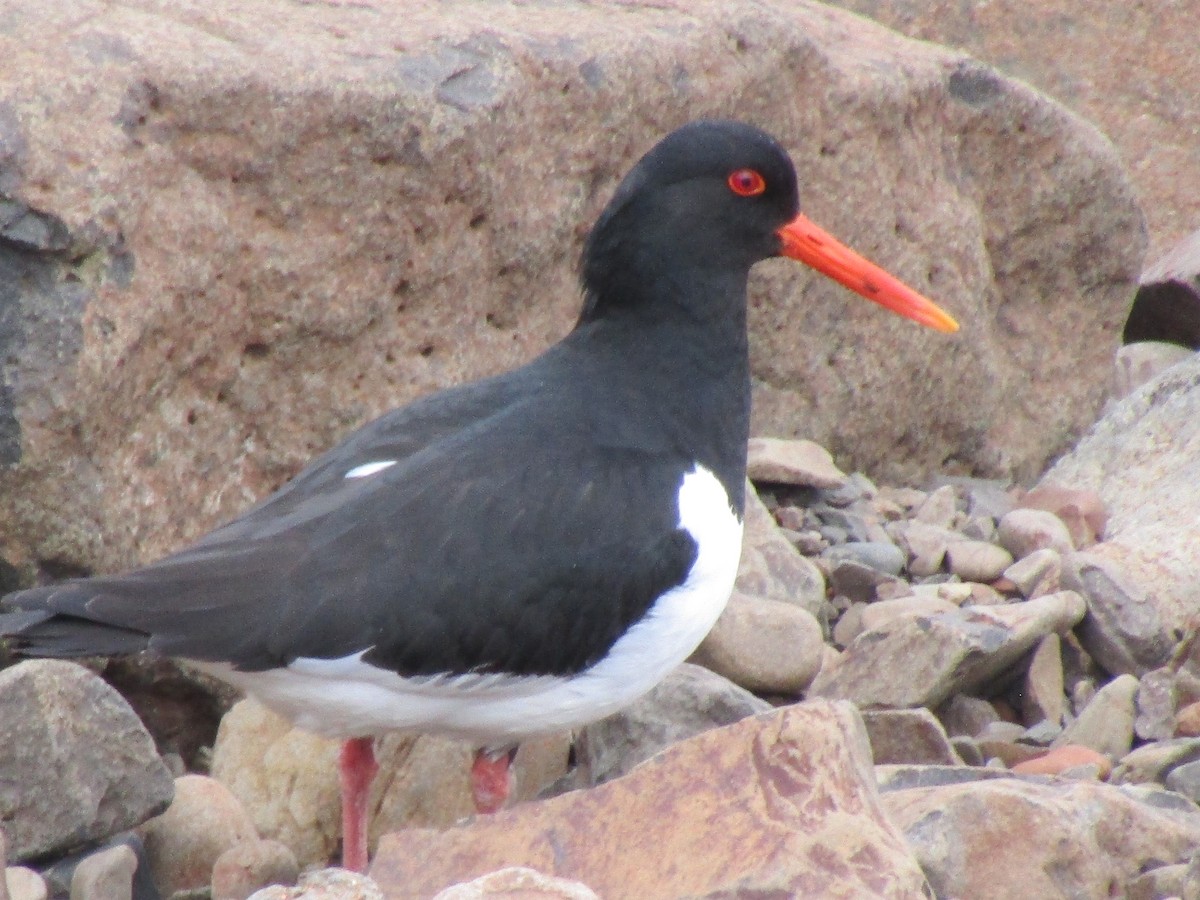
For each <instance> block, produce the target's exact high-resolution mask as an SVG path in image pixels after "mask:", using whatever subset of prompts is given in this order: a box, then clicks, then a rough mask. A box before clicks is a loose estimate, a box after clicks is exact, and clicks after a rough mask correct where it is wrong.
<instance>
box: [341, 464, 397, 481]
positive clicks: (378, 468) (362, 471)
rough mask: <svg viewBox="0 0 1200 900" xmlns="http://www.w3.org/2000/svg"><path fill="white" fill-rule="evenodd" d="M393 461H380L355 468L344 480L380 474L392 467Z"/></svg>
mask: <svg viewBox="0 0 1200 900" xmlns="http://www.w3.org/2000/svg"><path fill="white" fill-rule="evenodd" d="M395 464H396V461H395V460H394V459H381V460H379V461H378V462H369V463H363V464H362V465H361V466H355V467H354V468H353V469H351V470H350V471H349V472H347V473H346V476H345V477H346V478H366V477H367V476H368V475H374V474H375V473H376V472H382V471H383V470H384V469H386V468H388V467H390V466H394V465H395Z"/></svg>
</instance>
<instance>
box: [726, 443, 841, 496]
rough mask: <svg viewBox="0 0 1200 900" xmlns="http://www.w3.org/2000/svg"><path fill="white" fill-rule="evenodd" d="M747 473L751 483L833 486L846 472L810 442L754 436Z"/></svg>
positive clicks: (750, 445)
mask: <svg viewBox="0 0 1200 900" xmlns="http://www.w3.org/2000/svg"><path fill="white" fill-rule="evenodd" d="M746 475H747V477H748V478H749V479H750V480H751V481H753V482H763V481H765V482H769V483H773V484H791V485H799V486H803V487H816V488H836V487H840V486H841V485H843V484H845V483H846V473H845V472H843V471H842V470H841V469H839V468H838V467H837V466H836V465H835V464H834V462H833V457H832V456H830V455H829V451H828V450H826V449H825V448H824V447H822V446H820V445H819V444H814V443H813V442H812V441H799V440H783V439H781V438H765V437H755V438H751V439H750V444H749V448H748V459H747V461H746Z"/></svg>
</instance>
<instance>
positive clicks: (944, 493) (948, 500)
mask: <svg viewBox="0 0 1200 900" xmlns="http://www.w3.org/2000/svg"><path fill="white" fill-rule="evenodd" d="M957 518H958V492H957V491H955V489H954V488H953V486H951V485H948V484H944V485H942V486H941V487H939V488H938V489H937V490H935V491H933V493H931V494H930V495H929V496H928V497H926V498H925V502H924V503H922V504H921V505H920V506H919V507H918V508H917V510H916V511H915V512H914V514H913V519H914V520H915V521H917V522H920V523H921V524H922V525H933V526H936V527H938V528H948V529H952V528H953V527H954V524H955V521H956V520H957Z"/></svg>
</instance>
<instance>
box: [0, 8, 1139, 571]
mask: <svg viewBox="0 0 1200 900" xmlns="http://www.w3.org/2000/svg"><path fill="white" fill-rule="evenodd" d="M181 48H187V49H186V50H184V49H181ZM0 58H4V59H5V60H6V65H5V66H4V68H3V71H2V73H0V194H2V196H0V273H3V275H2V277H0V292H2V293H0V300H2V305H3V308H4V309H5V310H6V313H5V317H4V321H3V325H2V327H0V344H2V345H3V347H4V356H5V359H6V360H7V362H6V370H5V379H4V382H3V387H2V390H0V460H3V464H4V466H5V467H6V469H5V471H4V473H3V475H0V490H2V491H3V492H4V495H5V497H6V499H7V502H6V503H5V505H4V509H3V511H2V513H0V541H3V543H4V545H5V547H6V548H7V549H6V554H7V556H8V558H9V562H11V563H13V564H15V565H17V566H18V567H20V568H22V569H24V570H26V571H30V570H33V569H36V568H37V567H39V566H40V567H42V568H43V569H45V570H47V571H48V572H54V573H61V572H63V571H76V570H79V569H106V570H107V569H115V568H118V567H122V566H127V565H129V564H131V563H134V562H137V561H144V560H146V559H149V558H152V557H156V556H158V555H161V554H162V553H163V552H165V551H167V550H170V549H172V548H175V547H177V546H179V545H180V543H182V542H183V541H185V540H186V539H189V538H193V537H196V536H197V535H198V534H200V533H201V532H202V531H204V530H206V529H207V528H209V527H211V526H212V525H214V524H216V523H217V522H218V521H219V520H221V519H223V518H226V517H228V516H230V515H232V514H234V513H237V512H239V511H241V510H243V509H245V508H246V507H247V506H248V505H249V504H250V503H251V502H252V501H253V500H254V499H255V498H258V497H260V496H262V495H263V494H265V493H266V492H268V491H269V490H271V489H272V488H274V487H276V486H278V485H279V484H281V483H282V482H283V481H284V480H285V479H286V478H287V477H288V476H290V475H291V474H293V473H294V472H295V471H296V470H297V468H298V467H299V466H300V465H301V464H302V463H303V462H304V461H305V460H307V459H308V458H310V457H311V456H312V455H313V453H314V452H316V451H318V450H320V449H322V448H324V447H327V446H328V445H330V444H331V443H332V442H333V441H334V440H335V439H337V438H338V437H339V436H341V435H342V434H344V433H345V432H346V431H347V430H348V429H349V428H350V427H352V426H354V425H356V424H359V423H361V422H363V421H365V420H367V419H368V418H370V417H371V416H373V415H375V414H378V413H379V412H381V411H383V410H384V409H386V408H389V407H391V406H394V405H397V404H399V403H402V402H405V401H407V400H411V399H412V398H414V397H416V396H417V395H419V394H423V393H426V392H428V391H430V390H432V389H435V388H439V387H444V386H446V385H448V384H451V383H455V382H459V381H462V380H465V379H469V378H474V377H477V376H481V375H484V374H488V373H491V372H494V371H496V370H498V369H501V368H505V367H508V366H511V365H513V364H515V363H519V362H521V361H524V360H527V359H529V358H530V357H531V356H533V355H534V354H535V353H536V352H537V351H539V350H540V349H542V348H543V347H545V346H546V345H547V344H549V343H550V342H551V341H553V340H554V339H556V338H558V337H559V336H561V335H562V334H563V333H564V332H565V331H566V330H567V329H568V328H569V327H570V325H571V322H572V321H573V319H574V317H575V316H576V314H577V311H578V291H577V288H576V285H575V281H574V274H573V270H574V265H573V263H574V260H575V258H576V256H577V254H578V251H579V248H580V242H581V239H582V237H583V234H584V230H585V229H586V227H587V226H588V224H589V223H590V222H591V220H592V218H593V217H594V216H595V214H596V213H597V212H598V210H599V209H600V207H601V206H602V204H603V203H604V202H605V201H606V200H607V198H608V196H609V194H610V192H611V190H612V187H613V186H614V184H615V182H616V179H617V178H618V176H619V175H620V174H621V173H622V172H623V171H624V170H625V168H626V167H627V166H628V165H629V164H630V162H631V161H632V160H633V159H635V158H636V157H637V156H638V155H639V154H640V153H642V152H643V151H644V150H645V149H647V148H648V147H649V146H650V145H651V144H652V143H653V142H654V141H655V140H656V139H657V138H658V137H660V136H661V135H662V134H663V133H665V132H666V131H668V130H669V129H671V128H672V127H674V126H676V125H678V124H680V123H681V121H682V120H683V119H684V118H685V117H686V118H694V117H700V116H730V115H736V116H739V117H742V118H748V119H751V120H755V121H757V122H760V123H761V124H762V125H764V126H766V127H768V128H769V129H770V130H771V131H773V132H775V133H776V134H778V136H779V137H780V138H781V139H782V140H783V142H784V143H785V144H786V145H787V146H788V147H789V149H790V150H791V151H792V152H793V154H794V156H795V157H796V158H797V159H799V160H802V161H803V164H802V170H803V172H804V186H805V192H804V193H805V199H806V208H807V209H808V211H809V212H810V213H811V214H812V215H813V217H814V218H815V219H817V220H818V221H822V222H824V223H825V225H826V226H827V227H829V228H830V229H831V230H832V231H834V232H835V233H838V234H840V236H841V237H842V238H843V239H844V240H846V241H847V242H849V243H851V244H853V245H855V246H857V247H858V248H859V249H860V250H861V251H862V252H864V253H866V254H867V255H869V256H872V257H875V258H877V259H879V260H880V261H881V262H883V263H885V264H887V265H888V266H889V267H891V268H893V269H894V270H896V271H897V273H898V274H900V275H901V276H903V277H905V278H906V279H907V280H909V281H911V282H912V283H913V284H914V285H915V286H916V287H917V288H919V289H924V290H925V291H927V292H928V293H930V294H932V295H933V296H934V297H936V298H948V303H947V305H948V306H949V307H950V308H951V310H952V311H953V312H954V313H955V314H956V315H957V316H958V317H959V318H960V320H961V321H963V322H964V323H967V328H966V330H965V331H964V333H963V335H962V336H961V337H960V338H958V339H954V340H947V339H945V338H944V337H942V336H939V335H935V334H932V333H928V332H925V331H923V330H921V329H919V328H915V327H913V326H912V324H911V323H908V322H902V321H900V320H899V319H891V318H888V317H886V316H884V315H883V314H881V313H880V312H879V311H877V310H875V309H873V308H871V307H870V305H869V304H863V303H860V302H859V301H857V300H851V299H848V298H846V297H845V296H843V295H842V292H841V291H840V289H839V288H837V287H835V286H833V285H832V284H827V283H826V282H825V281H824V280H822V279H819V278H818V277H816V276H813V275H811V274H810V273H808V272H807V271H804V270H801V269H800V268H799V267H796V266H794V265H791V264H788V263H778V264H769V265H765V266H763V267H762V270H761V272H760V273H759V274H758V275H757V276H756V277H755V280H754V286H753V291H752V302H751V316H750V318H751V329H752V332H753V335H752V344H753V346H754V347H755V351H754V354H755V355H754V368H755V384H756V396H755V414H756V421H755V427H756V430H757V431H759V432H762V433H770V434H774V435H777V436H780V437H787V436H789V435H792V434H794V433H795V432H796V431H797V430H798V429H799V428H800V427H801V426H800V425H799V423H803V425H802V428H803V431H804V433H805V436H806V437H810V438H814V439H816V440H818V441H820V442H821V443H823V444H824V445H826V446H827V447H828V448H829V449H831V450H832V451H833V452H834V453H835V455H836V456H837V457H838V459H839V462H841V463H842V464H843V465H854V466H856V467H866V468H869V469H871V470H872V471H876V472H879V473H880V474H881V475H883V474H908V475H914V476H915V475H923V474H924V473H925V472H927V471H930V470H932V469H933V468H936V467H939V466H941V465H942V464H943V462H944V461H946V460H947V459H950V460H951V462H952V463H953V464H956V465H959V466H963V467H968V468H972V469H975V470H977V471H979V472H991V473H996V474H1003V473H1011V472H1018V473H1027V474H1028V473H1032V472H1035V471H1037V470H1039V469H1040V467H1041V464H1042V462H1043V461H1044V460H1045V459H1047V458H1048V457H1049V456H1050V455H1051V454H1053V453H1055V452H1056V451H1058V450H1060V449H1061V448H1062V446H1063V444H1064V442H1065V441H1066V440H1068V439H1069V438H1070V436H1071V435H1072V434H1073V433H1075V432H1076V431H1078V430H1079V429H1080V428H1081V427H1082V426H1083V425H1084V424H1085V423H1087V422H1088V421H1090V420H1091V418H1092V417H1093V415H1094V412H1095V410H1096V409H1097V407H1098V404H1099V401H1100V396H1101V391H1102V389H1103V388H1102V386H1101V385H1099V384H1098V380H1097V381H1093V382H1088V383H1082V382H1080V381H1077V380H1073V379H1067V378H1065V377H1063V376H1064V375H1065V374H1066V373H1076V372H1079V371H1087V370H1096V371H1099V370H1102V369H1107V365H1108V356H1109V354H1110V353H1111V350H1112V348H1113V346H1114V344H1115V335H1116V329H1117V327H1118V323H1119V320H1120V318H1121V317H1122V315H1123V311H1124V306H1125V303H1126V301H1127V297H1128V294H1129V291H1130V289H1131V288H1132V285H1133V283H1134V279H1135V277H1136V273H1137V268H1138V262H1139V258H1140V255H1141V246H1142V237H1141V232H1140V227H1141V226H1140V219H1139V215H1138V213H1137V212H1136V210H1135V207H1134V204H1133V202H1132V198H1131V193H1130V190H1129V186H1128V184H1127V183H1126V181H1125V179H1124V177H1123V176H1122V175H1121V174H1120V172H1119V171H1118V169H1117V166H1116V163H1115V158H1114V155H1113V153H1112V150H1111V147H1110V146H1109V145H1108V144H1107V143H1106V142H1105V141H1104V139H1103V138H1101V137H1100V135H1099V134H1098V133H1097V132H1096V131H1095V130H1093V129H1092V128H1090V127H1089V126H1087V125H1085V124H1084V123H1082V122H1081V121H1079V120H1078V119H1076V118H1074V117H1073V116H1071V115H1070V114H1068V113H1066V112H1065V111H1064V110H1063V109H1062V108H1060V107H1058V106H1056V105H1055V104H1054V103H1052V102H1050V101H1048V100H1047V99H1046V98H1044V97H1042V96H1040V95H1038V94H1036V93H1035V92H1033V91H1031V90H1029V89H1028V88H1026V87H1024V86H1023V85H1020V84H1018V83H1016V82H1012V81H1009V80H1007V79H1005V78H1003V77H1002V76H1000V75H998V74H997V73H996V72H994V71H992V70H990V69H988V68H986V67H984V66H981V65H979V64H977V63H975V62H974V61H972V60H971V59H969V58H968V57H965V56H963V55H961V54H959V53H952V52H948V51H943V50H939V49H937V48H935V47H932V46H930V45H925V44H916V43H912V42H907V41H904V40H902V39H900V38H898V37H896V36H895V35H893V34H891V33H889V32H886V31H885V30H883V29H881V28H876V27H874V26H872V25H871V24H870V23H867V22H865V21H863V20H861V19H858V18H856V17H851V16H848V15H846V14H844V13H842V12H841V11H838V10H833V9H830V8H828V7H825V6H822V5H819V4H812V3H795V2H791V0H767V2H764V3H760V4H756V5H754V6H751V7H747V6H746V5H744V4H742V3H738V2H735V0H699V2H697V0H668V2H664V3H658V4H653V5H639V6H630V5H628V4H626V3H621V2H618V0H607V2H601V3H595V4H588V5H575V6H556V7H553V8H552V9H551V8H547V9H544V10H541V11H540V13H539V15H537V16H530V15H529V11H528V8H527V7H525V6H524V5H522V4H517V3H513V4H511V5H506V4H502V3H500V4H493V5H492V6H490V7H489V10H488V15H487V18H486V22H481V21H480V18H479V16H478V14H477V9H476V8H475V7H474V5H473V4H470V3H467V2H465V0H460V2H452V3H434V2H432V0H425V2H418V3H411V4H404V5H403V6H396V5H386V4H376V5H373V4H336V5H329V4H294V3H288V2H285V0H252V2H244V0H217V2H214V3H210V4H205V5H202V6H197V7H195V8H189V10H188V11H187V12H186V13H183V14H180V15H175V14H168V13H165V12H163V11H162V10H161V9H160V7H159V6H157V5H156V4H154V3H152V2H150V0H136V2H134V3H133V4H132V5H131V4H123V5H121V6H119V7H113V6H111V5H109V4H105V3H101V2H99V0H84V2H82V3H80V2H76V0H70V2H68V0H49V2H44V3H38V4H26V5H24V6H19V7H18V8H16V9H14V10H13V11H11V14H9V15H6V17H5V20H4V26H3V30H2V31H0ZM533 134H536V135H539V136H540V137H539V139H538V140H536V141H531V140H530V135H533ZM1014 159H1020V160H1022V161H1023V164H1022V165H1020V166H1014V165H1013V164H1012V161H1013V160H1014ZM1050 162H1053V166H1050V165H1049V163H1050ZM1043 173H1045V174H1043ZM1051 173H1052V174H1051ZM531 184H536V186H537V191H536V192H535V191H531V190H530V185H531ZM535 198H536V199H535ZM1047 233H1051V234H1052V235H1053V239H1051V240H1047V239H1046V238H1045V236H1046V234H1047ZM1030 322H1036V329H1037V333H1038V335H1039V339H1037V340H1032V339H1031V337H1030V336H1031V332H1030V331H1029V329H1030V328H1033V327H1034V326H1033V325H1029V324H1027V323H1030ZM835 333H836V335H837V337H836V339H834V338H833V337H832V336H833V335H834V334H835ZM830 348H834V349H832V350H831V349H830ZM851 348H855V349H851ZM1048 348H1052V352H1047V351H1048ZM864 356H870V358H871V360H872V364H871V365H870V366H864V365H862V364H861V359H862V357H864ZM946 373H953V376H952V377H949V376H948V375H947V374H946ZM901 374H903V377H901ZM912 385H920V389H919V390H915V391H914V390H912V389H911V386H912ZM1051 391H1052V392H1053V395H1052V396H1051V395H1050V394H1049V393H1046V392H1051ZM818 397H819V398H820V399H819V402H818V399H817V398H818ZM1017 398H1020V399H1019V405H1016V404H1017ZM897 448H899V450H900V451H902V452H897Z"/></svg>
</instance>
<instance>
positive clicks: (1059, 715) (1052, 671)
mask: <svg viewBox="0 0 1200 900" xmlns="http://www.w3.org/2000/svg"><path fill="white" fill-rule="evenodd" d="M1061 648H1062V641H1061V640H1060V639H1059V637H1058V635H1057V634H1048V635H1046V636H1045V637H1044V638H1042V640H1041V642H1040V643H1039V644H1038V646H1037V649H1036V650H1034V651H1033V656H1032V657H1030V660H1029V668H1027V669H1026V670H1025V677H1024V684H1023V687H1024V690H1023V691H1022V692H1021V718H1022V720H1023V721H1024V722H1025V723H1026V724H1027V725H1033V724H1034V723H1037V722H1050V723H1052V724H1053V725H1054V726H1055V727H1058V726H1059V725H1060V724H1061V723H1062V721H1063V718H1064V716H1065V715H1066V712H1067V697H1066V693H1065V692H1064V690H1063V666H1062V649H1061Z"/></svg>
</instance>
